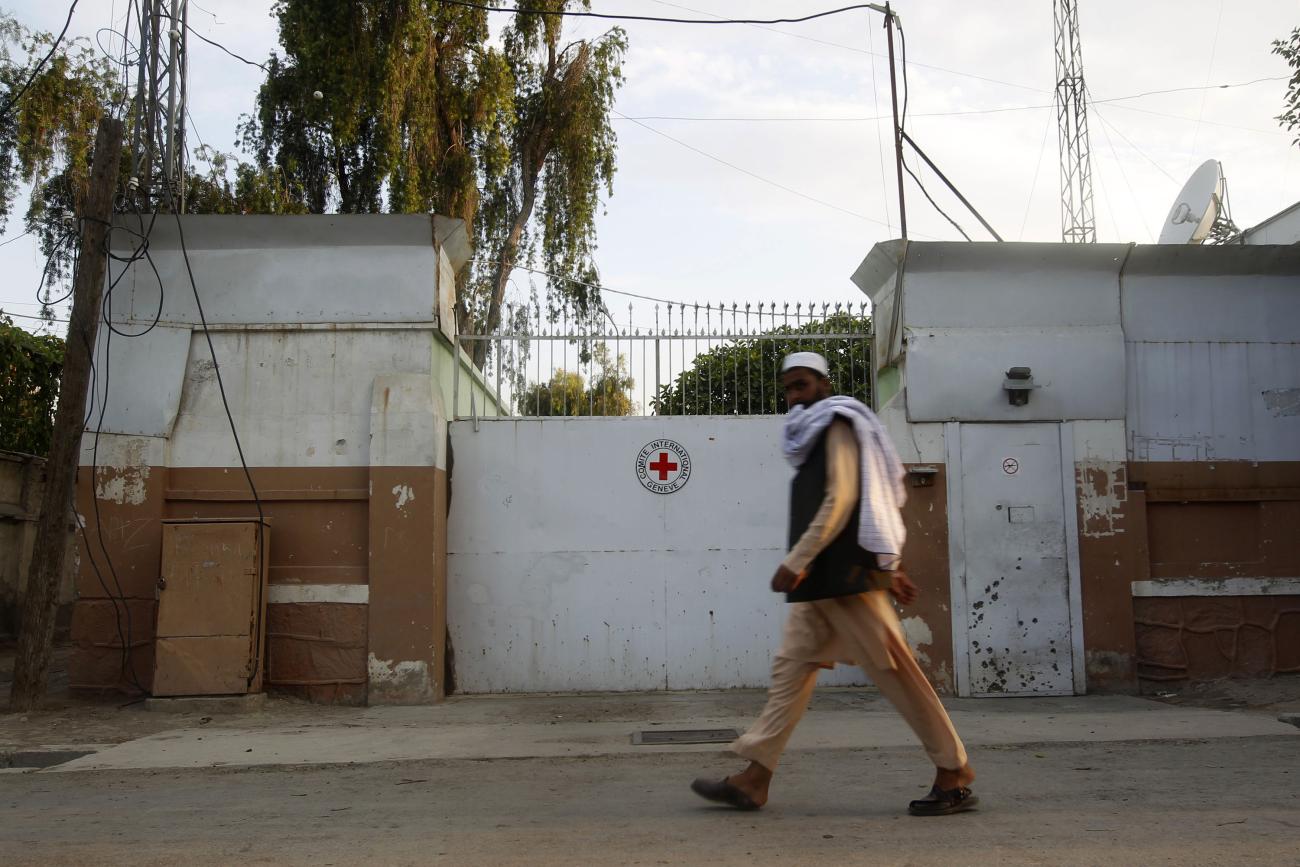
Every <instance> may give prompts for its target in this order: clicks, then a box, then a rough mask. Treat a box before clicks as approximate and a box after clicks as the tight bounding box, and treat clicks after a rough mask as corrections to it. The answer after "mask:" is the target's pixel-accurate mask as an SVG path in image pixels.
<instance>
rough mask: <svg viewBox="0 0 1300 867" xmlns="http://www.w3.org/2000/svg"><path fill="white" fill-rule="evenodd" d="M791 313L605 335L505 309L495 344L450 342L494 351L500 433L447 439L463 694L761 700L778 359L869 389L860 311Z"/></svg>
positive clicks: (779, 488)
mask: <svg viewBox="0 0 1300 867" xmlns="http://www.w3.org/2000/svg"><path fill="white" fill-rule="evenodd" d="M785 309H786V311H788V312H787V313H785V315H783V314H782V313H781V312H778V311H777V309H776V307H775V305H773V306H772V307H766V308H764V309H759V310H752V311H751V310H746V309H744V308H740V307H733V308H708V307H705V306H700V307H694V306H680V305H678V306H676V307H674V308H672V309H670V310H668V311H665V313H664V317H663V319H662V320H660V319H659V318H658V317H659V311H658V310H656V312H655V319H656V322H658V323H660V324H659V325H658V327H650V328H638V327H636V325H635V324H633V323H631V322H629V324H628V326H627V327H626V328H614V327H611V323H610V321H609V318H608V316H607V315H606V316H605V317H604V325H605V328H604V329H601V328H600V327H599V326H600V325H601V322H600V321H590V320H588V321H585V322H584V323H582V325H581V327H566V325H567V324H566V323H564V322H558V323H557V322H548V321H547V320H546V319H545V318H544V317H542V316H535V315H533V314H532V313H529V314H526V315H522V316H521V315H519V314H518V313H517V312H516V311H508V312H507V316H506V319H507V321H508V322H510V323H512V327H511V328H508V329H506V330H505V331H503V333H501V334H497V335H492V336H484V337H474V336H462V337H461V339H460V342H461V345H462V346H463V347H465V348H466V350H467V351H471V352H472V348H473V347H474V346H475V345H476V344H481V343H483V342H486V343H487V344H488V348H489V351H488V353H487V357H486V363H485V364H484V365H483V370H484V373H485V377H484V379H485V381H486V382H487V383H488V384H489V385H490V386H491V385H494V386H495V388H496V389H497V393H498V394H499V395H500V398H501V399H500V401H499V405H500V406H502V407H504V408H507V412H512V413H513V416H512V417H511V416H509V415H508V416H504V417H502V416H497V417H492V418H484V417H481V416H479V415H478V414H477V413H475V412H474V411H473V410H471V412H470V413H469V415H468V416H465V415H462V417H461V418H460V419H459V420H457V421H454V422H453V423H452V424H451V429H450V436H451V457H452V464H453V475H452V480H451V492H452V493H451V514H450V518H449V540H448V541H449V545H448V618H447V619H448V632H449V635H450V637H451V642H452V647H453V652H454V655H455V678H456V689H457V690H458V691H460V692H466V693H480V692H544V691H589V690H590V691H617V690H648V689H717V688H726V687H757V686H764V685H766V683H767V681H768V677H769V670H770V660H771V654H772V652H773V650H774V649H775V648H776V646H777V644H778V642H779V638H780V630H781V624H782V622H783V619H784V602H783V598H782V597H780V596H778V595H776V594H774V593H772V592H771V590H770V589H769V587H768V582H769V580H770V578H771V575H772V573H773V571H774V570H775V568H776V566H777V564H778V563H779V562H780V561H781V559H782V557H783V556H784V552H785V547H786V546H785V542H786V516H787V501H788V497H789V479H790V469H789V467H788V466H787V464H786V463H785V461H784V459H783V458H782V456H781V452H780V431H781V418H780V417H779V415H778V414H779V413H783V412H784V410H785V407H784V404H783V401H782V398H781V397H780V395H779V394H778V393H777V384H778V369H779V361H780V357H781V356H782V355H784V354H785V353H786V352H791V351H795V350H797V349H816V350H819V351H822V352H824V353H825V354H827V355H828V357H830V358H831V362H832V366H833V373H834V374H835V376H836V377H837V379H838V382H837V383H836V385H837V388H838V389H839V390H840V391H842V392H844V393H852V394H857V395H859V396H861V397H866V396H867V391H868V389H869V377H868V375H867V369H868V367H869V364H868V359H869V357H870V343H869V338H868V334H867V330H866V327H865V324H864V323H865V317H864V316H863V315H862V314H864V313H865V311H864V310H863V309H862V308H858V309H857V310H856V311H846V310H845V309H844V308H842V307H841V308H838V309H837V308H832V307H830V306H829V305H828V306H827V307H826V308H824V310H823V312H824V313H825V314H826V316H825V317H820V316H813V315H811V314H812V313H813V311H812V310H811V309H809V308H805V307H804V305H799V308H798V310H796V309H795V307H794V306H793V305H791V306H789V307H787V308H785ZM796 313H797V314H798V315H797V316H796ZM837 317H838V318H837ZM530 321H531V326H530V327H528V328H526V329H525V328H522V327H521V326H523V325H528V323H529V322H530ZM461 402H462V401H461V400H459V399H458V400H457V402H456V405H457V406H459V405H461ZM823 677H824V681H823V682H828V683H834V684H854V683H861V682H864V681H863V676H862V674H861V673H860V672H859V671H857V670H856V669H848V668H842V669H838V670H836V671H834V672H827V673H826V674H824V675H823Z"/></svg>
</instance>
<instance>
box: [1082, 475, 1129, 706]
mask: <svg viewBox="0 0 1300 867" xmlns="http://www.w3.org/2000/svg"><path fill="white" fill-rule="evenodd" d="M1075 485H1076V494H1077V501H1078V516H1077V520H1078V525H1079V588H1080V594H1081V596H1082V603H1083V650H1084V670H1085V672H1086V682H1087V690H1088V692H1118V693H1133V692H1136V691H1137V666H1136V662H1137V650H1136V646H1135V644H1134V636H1133V599H1132V592H1131V582H1132V581H1133V576H1134V574H1135V572H1136V571H1138V570H1140V569H1142V568H1143V563H1144V560H1145V557H1146V544H1145V540H1146V525H1145V523H1144V520H1143V518H1144V514H1145V513H1144V502H1145V501H1144V499H1143V495H1142V492H1140V491H1131V490H1130V489H1129V485H1128V473H1127V468H1126V466H1125V465H1124V464H1123V463H1120V462H1086V463H1079V464H1076V465H1075Z"/></svg>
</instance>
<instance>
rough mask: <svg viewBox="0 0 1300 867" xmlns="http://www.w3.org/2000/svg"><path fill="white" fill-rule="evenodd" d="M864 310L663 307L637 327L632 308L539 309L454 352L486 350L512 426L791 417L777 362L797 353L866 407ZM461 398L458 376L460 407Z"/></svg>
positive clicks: (486, 373)
mask: <svg viewBox="0 0 1300 867" xmlns="http://www.w3.org/2000/svg"><path fill="white" fill-rule="evenodd" d="M867 309H868V308H867V304H866V303H860V304H845V303H843V302H840V303H829V302H814V301H808V302H805V301H794V302H775V301H774V302H771V303H766V302H758V303H754V302H746V303H744V304H740V303H733V304H730V305H727V304H684V303H678V304H658V305H655V306H654V307H653V308H652V309H650V310H644V309H643V311H642V313H643V315H644V316H645V318H646V319H647V320H648V321H642V322H638V321H637V311H636V309H635V308H634V307H633V306H632V305H628V308H627V317H626V320H625V321H622V322H620V321H618V319H617V318H616V317H615V316H614V314H613V313H612V312H611V311H610V309H609V308H608V307H605V306H601V307H600V308H597V309H595V310H591V311H588V312H587V313H585V314H579V315H575V314H572V313H570V312H567V311H566V312H559V313H557V314H554V315H548V313H547V312H546V311H545V310H544V309H543V308H541V307H539V306H537V305H526V306H520V305H506V309H505V311H504V314H505V315H504V316H503V317H502V324H501V328H500V329H498V331H497V333H495V334H462V335H459V336H458V337H457V338H456V343H457V351H458V353H459V350H460V349H461V348H464V349H465V350H466V351H468V352H470V354H472V350H473V347H474V345H475V344H479V343H487V344H488V347H487V352H486V362H485V364H484V365H483V370H482V373H483V377H484V379H485V380H486V382H487V383H488V388H489V389H493V388H494V389H495V392H496V395H497V398H498V403H499V405H500V406H502V407H504V408H507V411H508V412H509V413H511V414H512V415H513V417H516V418H518V417H539V416H570V417H577V416H610V415H615V416H626V415H771V414H775V413H780V412H784V411H785V409H786V407H785V402H784V398H783V396H782V394H781V393H780V388H779V380H780V363H781V359H782V358H783V357H784V356H785V355H786V354H788V353H790V352H798V351H805V350H811V351H814V352H820V353H822V354H823V355H825V356H826V358H827V360H828V362H829V363H830V367H831V380H832V385H833V386H834V388H835V390H836V391H837V393H841V394H851V395H854V396H856V397H859V398H861V399H863V400H869V396H870V387H871V376H870V365H871V321H870V319H869V317H868V315H867ZM460 387H461V385H460V371H459V365H458V366H457V369H456V381H455V385H454V389H455V391H456V397H457V398H459V391H460ZM452 405H453V406H457V407H459V406H461V403H460V401H459V400H458V399H457V400H455V401H454V402H453V404H452ZM471 414H473V415H475V416H477V413H474V412H473V411H472V410H471Z"/></svg>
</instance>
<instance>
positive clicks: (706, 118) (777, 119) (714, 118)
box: [624, 60, 1289, 135]
mask: <svg viewBox="0 0 1300 867" xmlns="http://www.w3.org/2000/svg"><path fill="white" fill-rule="evenodd" d="M919 65H920V64H918V63H916V62H915V61H911V60H909V61H908V66H919ZM1287 80H1289V79H1288V77H1287V76H1285V75H1281V76H1271V77H1269V78H1256V79H1254V80H1252V81H1242V82H1237V83H1234V84H1209V85H1205V86H1204V87H1201V86H1194V87H1174V88H1170V89H1168V90H1147V91H1143V92H1142V93H1130V94H1125V95H1123V96H1110V97H1106V98H1104V99H1096V98H1092V97H1089V99H1088V102H1089V104H1091V105H1098V104H1101V105H1106V104H1110V103H1119V102H1126V101H1128V100H1133V99H1142V98H1145V97H1148V96H1161V95H1164V94H1168V93H1184V92H1187V91H1199V90H1227V89H1230V88H1236V87H1249V86H1251V85H1254V84H1262V83H1265V82H1270V81H1287ZM1055 107H1056V106H1055V105H1054V104H1052V103H1050V102H1044V103H1039V104H1036V105H1006V106H1000V107H998V108H972V109H964V110H962V111H929V112H913V111H909V112H908V113H907V116H908V117H909V118H916V117H963V116H966V115H979V114H1002V113H1005V112H1012V111H1038V110H1042V109H1047V108H1055ZM1115 107H1116V108H1126V109H1129V110H1132V111H1139V110H1140V109H1136V108H1133V107H1132V106H1123V105H1116V106H1115ZM1160 116H1161V117H1170V118H1178V119H1180V120H1186V121H1190V122H1196V118H1191V117H1182V116H1180V115H1176V114H1161V115H1160ZM890 118H891V115H887V114H881V115H873V116H869V117H864V116H851V117H825V116H823V117H808V116H802V117H782V116H750V117H738V116H724V115H667V114H638V115H625V116H624V119H626V120H660V121H687V122H693V123H699V122H713V123H874V122H877V121H882V120H889V119H890ZM1203 122H1204V123H1207V124H1208V123H1212V122H1211V121H1203ZM1217 125H1218V126H1227V124H1217ZM1232 128H1233V129H1243V130H1250V131H1251V132H1268V133H1271V132H1272V130H1260V129H1252V128H1251V127H1232ZM1279 134H1280V135H1285V133H1279Z"/></svg>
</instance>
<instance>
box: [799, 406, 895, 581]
mask: <svg viewBox="0 0 1300 867" xmlns="http://www.w3.org/2000/svg"><path fill="white" fill-rule="evenodd" d="M829 433H830V428H829V427H827V428H826V431H825V432H824V433H823V434H822V436H821V439H820V440H818V442H817V445H816V446H815V447H814V448H813V450H812V453H811V454H810V455H808V460H806V461H804V463H803V466H801V467H799V472H798V473H797V474H796V475H795V477H794V481H793V482H792V483H791V485H790V543H789V544H790V547H791V548H793V547H794V545H795V543H796V542H798V541H799V538H800V537H801V536H803V534H804V531H805V530H807V529H808V526H809V525H810V524H812V521H813V518H814V517H815V516H816V515H817V510H818V509H820V508H821V505H822V500H824V499H825V498H826V437H827V435H828V434H829ZM861 511H862V503H861V501H859V502H858V503H857V504H856V505H854V507H853V513H852V514H851V515H849V521H848V523H847V524H845V525H844V529H843V530H841V531H840V534H839V535H838V536H836V537H835V538H834V539H832V540H831V543H830V544H829V545H827V546H826V547H825V548H824V549H823V550H822V552H821V553H820V554H818V555H817V558H816V559H815V560H813V561H812V563H811V564H810V565H809V566H808V575H807V577H806V578H804V579H803V581H801V582H800V583H799V586H798V587H796V588H795V589H794V591H793V592H791V593H787V594H786V595H785V601H786V602H811V601H813V600H814V599H831V598H833V597H836V596H853V595H855V594H858V593H866V592H867V591H868V590H880V589H883V588H885V587H887V586H888V578H887V574H886V573H884V572H881V571H880V570H879V569H878V567H877V562H876V555H875V554H872V553H871V552H870V551H867V550H866V549H865V548H863V547H862V546H861V545H859V544H858V524H859V519H860V513H861Z"/></svg>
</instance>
